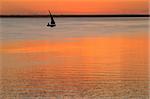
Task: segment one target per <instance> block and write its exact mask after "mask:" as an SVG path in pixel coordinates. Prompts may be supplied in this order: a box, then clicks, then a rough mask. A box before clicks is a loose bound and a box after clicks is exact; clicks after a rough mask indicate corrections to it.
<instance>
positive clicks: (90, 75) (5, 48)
mask: <svg viewBox="0 0 150 99" xmlns="http://www.w3.org/2000/svg"><path fill="white" fill-rule="evenodd" d="M48 21H49V18H1V19H0V25H1V29H0V32H1V33H0V41H1V42H0V55H1V57H0V60H1V61H0V62H1V63H0V67H1V68H0V74H1V77H0V98H1V99H149V92H148V91H149V88H148V85H149V82H148V81H149V79H148V78H149V77H148V69H149V68H148V65H149V64H148V40H149V37H148V32H149V31H148V27H149V26H148V18H142V17H141V18H136V17H133V18H130V17H126V18H119V17H118V18H86V17H85V18H55V21H56V25H57V26H56V27H54V28H50V27H46V25H47V22H48Z"/></svg>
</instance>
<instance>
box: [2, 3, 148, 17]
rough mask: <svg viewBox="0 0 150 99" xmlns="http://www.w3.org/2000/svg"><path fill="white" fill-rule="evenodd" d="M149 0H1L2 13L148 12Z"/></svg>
mask: <svg viewBox="0 0 150 99" xmlns="http://www.w3.org/2000/svg"><path fill="white" fill-rule="evenodd" d="M148 1H149V0H1V11H0V14H1V15H5V14H6V15H16V14H35V15H36V14H47V10H48V9H50V10H51V11H52V12H53V13H54V14H148Z"/></svg>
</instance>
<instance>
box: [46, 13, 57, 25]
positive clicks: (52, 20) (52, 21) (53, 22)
mask: <svg viewBox="0 0 150 99" xmlns="http://www.w3.org/2000/svg"><path fill="white" fill-rule="evenodd" d="M49 14H50V17H51V23H49V22H48V24H47V27H54V26H56V24H55V21H54V18H53V16H52V14H51V12H50V11H49Z"/></svg>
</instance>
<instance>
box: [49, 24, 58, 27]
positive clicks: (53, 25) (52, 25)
mask: <svg viewBox="0 0 150 99" xmlns="http://www.w3.org/2000/svg"><path fill="white" fill-rule="evenodd" d="M55 26H56V24H51V25H47V27H55Z"/></svg>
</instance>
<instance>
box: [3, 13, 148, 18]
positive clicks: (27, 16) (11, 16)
mask: <svg viewBox="0 0 150 99" xmlns="http://www.w3.org/2000/svg"><path fill="white" fill-rule="evenodd" d="M53 16H54V17H150V15H141V14H133V15H132V14H128V15H53ZM44 17H49V15H0V18H44Z"/></svg>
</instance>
